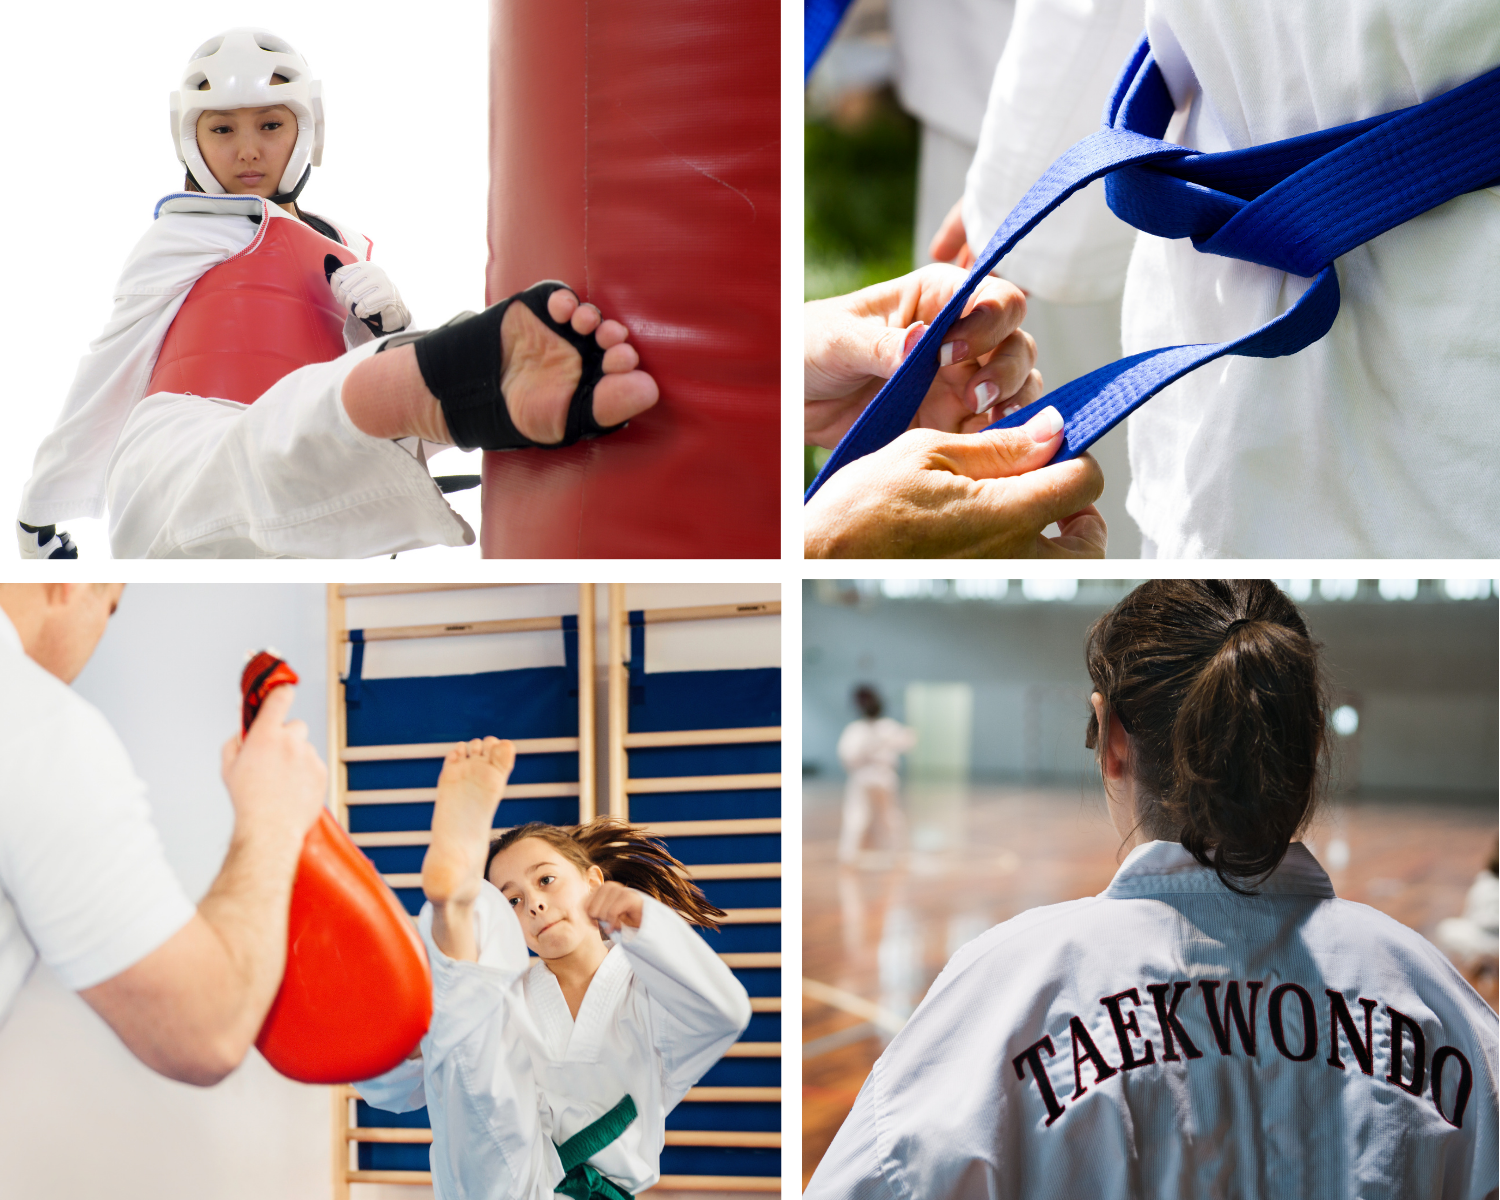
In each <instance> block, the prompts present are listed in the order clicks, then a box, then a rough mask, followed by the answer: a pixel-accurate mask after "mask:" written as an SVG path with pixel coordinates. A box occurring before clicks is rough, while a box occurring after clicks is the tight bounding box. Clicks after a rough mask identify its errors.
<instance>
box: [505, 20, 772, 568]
mask: <svg viewBox="0 0 1500 1200" xmlns="http://www.w3.org/2000/svg"><path fill="white" fill-rule="evenodd" d="M538 97H546V101H545V103H541V102H539V100H538ZM489 150H490V225H489V241H490V262H489V272H488V275H487V277H486V292H485V294H486V297H487V301H488V303H491V304H493V303H494V302H495V301H497V300H499V299H500V298H501V297H503V296H508V295H510V294H511V293H512V292H517V291H520V290H521V289H522V288H525V287H529V286H531V284H533V283H535V282H536V281H537V280H539V279H561V280H563V281H564V282H566V283H568V284H569V285H571V286H572V287H573V288H575V289H576V290H577V291H578V293H579V295H580V296H582V297H583V298H584V299H586V300H591V301H593V302H594V303H595V304H597V305H598V306H599V307H600V309H602V310H603V312H604V315H605V316H606V317H614V318H617V319H618V320H621V321H623V322H624V323H625V324H626V326H628V327H629V329H630V331H631V343H632V344H633V345H634V346H635V348H636V349H637V350H638V351H639V352H640V356H641V369H642V370H644V371H649V372H650V373H651V374H652V375H653V376H654V377H655V379H656V382H657V384H658V385H659V387H660V388H661V402H660V403H659V404H657V406H656V407H655V408H653V409H651V410H650V411H649V412H647V413H645V414H643V415H642V416H639V417H637V418H636V419H635V420H633V421H631V422H630V428H629V429H625V430H622V431H621V432H619V433H615V434H611V435H610V436H609V437H606V438H598V439H596V440H594V441H588V442H580V443H579V444H578V445H576V446H571V447H569V448H568V449H566V450H510V451H506V452H504V453H496V454H486V455H485V456H484V502H483V503H484V523H483V527H482V528H481V529H480V532H479V537H480V543H481V545H482V546H483V549H484V553H485V555H486V556H487V557H490V558H575V557H576V558H775V557H777V556H778V555H779V554H780V553H781V490H782V489H781V457H782V455H781V6H780V5H779V4H769V3H765V2H764V0H759V2H757V0H634V2H632V3H624V2H623V0H615V2H614V3H607V4H606V3H597V2H592V3H591V2H589V0H547V2H546V3H538V2H537V0H490V139H489ZM787 402H788V403H792V404H795V406H796V407H797V408H801V406H802V403H801V400H800V399H797V398H795V397H788V399H787Z"/></svg>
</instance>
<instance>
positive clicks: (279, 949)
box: [79, 687, 327, 1086]
mask: <svg viewBox="0 0 1500 1200" xmlns="http://www.w3.org/2000/svg"><path fill="white" fill-rule="evenodd" d="M293 691H294V689H293V688H290V687H281V688H277V689H276V690H275V691H273V692H272V693H271V694H270V696H269V697H267V699H266V702H265V704H264V705H263V706H262V708H261V711H260V715H259V716H258V717H257V718H256V721H255V724H254V725H253V726H252V727H251V729H250V732H249V733H248V734H247V735H246V736H245V738H244V739H243V742H241V739H239V738H234V739H232V740H231V741H229V742H228V743H227V744H226V745H225V746H224V752H223V760H224V761H223V766H224V772H223V773H224V783H225V786H226V787H227V788H228V789H229V797H230V800H231V801H232V802H233V804H234V813H235V819H234V834H233V837H232V839H231V841H230V844H229V853H228V855H227V856H226V858H225V860H224V866H223V868H222V869H221V870H220V871H219V876H218V878H217V879H216V880H214V884H213V887H211V888H210V889H209V892H208V895H206V896H205V897H204V898H203V900H202V902H201V903H200V904H199V905H198V913H197V915H196V916H195V917H193V919H192V920H190V921H189V922H188V923H187V924H186V925H184V926H183V927H182V928H181V929H180V930H178V931H177V933H176V934H174V935H173V936H172V937H171V938H169V939H168V940H167V941H166V942H165V943H163V944H162V945H161V946H159V947H157V948H156V949H155V950H154V951H152V952H151V953H150V954H148V955H146V957H145V958H143V959H141V960H140V961H139V962H137V963H135V964H134V965H133V966H131V967H129V968H127V969H126V970H124V971H121V972H120V973H119V974H118V975H116V976H114V977H113V978H111V979H107V980H105V981H104V982H103V983H100V984H96V985H95V986H93V987H90V988H85V989H83V990H82V991H81V992H80V993H79V994H80V995H81V996H82V997H83V998H84V999H85V1000H87V1001H88V1003H89V1004H90V1005H92V1006H93V1008H94V1010H95V1011H96V1012H97V1013H98V1014H99V1015H100V1016H101V1017H103V1018H104V1019H105V1021H107V1022H108V1023H109V1025H110V1026H111V1028H113V1029H114V1031H115V1032H116V1033H117V1034H119V1036H120V1039H121V1040H122V1041H123V1042H124V1043H125V1045H126V1046H127V1047H128V1048H129V1049H130V1051H131V1052H132V1053H133V1054H135V1056H136V1057H137V1058H139V1059H140V1060H141V1061H142V1062H143V1063H145V1064H146V1065H147V1066H148V1067H151V1068H152V1069H153V1070H155V1071H158V1072H160V1073H161V1074H163V1075H166V1076H169V1077H170V1078H172V1079H177V1080H181V1081H182V1082H184V1083H194V1084H200V1085H204V1086H206V1085H209V1084H213V1083H217V1082H218V1081H219V1080H221V1079H223V1078H224V1076H226V1075H228V1074H229V1072H231V1071H233V1070H234V1069H235V1067H237V1066H238V1065H239V1064H240V1061H241V1060H242V1059H243V1058H244V1057H245V1054H246V1053H247V1052H248V1051H249V1049H250V1046H251V1045H252V1044H253V1043H254V1041H255V1037H256V1034H257V1033H258V1032H259V1031H260V1027H261V1024H262V1023H263V1022H264V1020H265V1017H266V1013H267V1011H268V1010H269V1009H270V1007H271V1001H272V1000H273V999H275V996H276V991H277V989H278V988H279V987H280V986H281V975H282V971H283V968H284V967H285V964H286V930H287V913H288V910H289V909H290V906H291V894H292V878H293V875H294V873H295V871H296V867H297V859H298V856H299V854H300V853H301V850H302V841H303V838H304V837H305V836H306V834H307V831H308V829H309V828H311V826H312V824H313V822H314V821H315V820H317V816H318V810H319V809H320V808H321V807H322V803H323V796H324V790H325V787H326V784H327V771H326V769H325V768H324V766H323V763H322V761H321V760H320V759H319V758H318V754H317V751H315V750H314V749H313V748H312V746H311V745H309V744H308V741H307V726H306V725H304V724H303V723H302V722H301V721H292V722H290V723H287V722H286V714H287V711H288V710H289V709H290V708H291V705H292V696H293Z"/></svg>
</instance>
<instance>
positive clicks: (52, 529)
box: [16, 521, 78, 558]
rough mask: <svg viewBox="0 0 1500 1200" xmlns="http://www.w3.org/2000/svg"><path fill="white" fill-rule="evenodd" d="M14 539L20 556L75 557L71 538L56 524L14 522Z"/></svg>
mask: <svg viewBox="0 0 1500 1200" xmlns="http://www.w3.org/2000/svg"><path fill="white" fill-rule="evenodd" d="M16 540H17V541H18V542H19V543H20V544H21V557H22V558H77V557H78V547H77V546H75V545H74V544H73V539H72V538H71V537H69V536H68V535H67V534H66V533H65V532H64V531H63V530H61V529H59V528H58V527H57V526H56V525H26V524H23V523H22V522H20V521H17V522H16Z"/></svg>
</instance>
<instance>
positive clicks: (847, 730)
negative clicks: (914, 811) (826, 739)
mask: <svg viewBox="0 0 1500 1200" xmlns="http://www.w3.org/2000/svg"><path fill="white" fill-rule="evenodd" d="M916 744H917V735H916V733H915V732H914V731H913V730H911V729H908V728H907V727H906V726H905V725H903V724H901V722H900V721H897V720H895V719H894V718H892V717H877V718H875V720H873V721H850V722H849V724H848V725H846V726H844V732H843V733H841V734H839V745H838V753H839V762H841V763H842V764H843V766H844V770H845V771H847V772H848V773H849V784H850V786H851V787H853V786H860V787H867V786H872V787H879V788H884V789H886V790H887V791H890V792H894V791H896V790H897V789H898V788H899V787H900V786H901V777H900V776H899V775H898V774H897V773H896V768H897V767H898V766H900V764H901V756H902V755H903V754H905V753H906V752H907V751H908V750H910V749H911V748H912V747H913V746H915V745H916Z"/></svg>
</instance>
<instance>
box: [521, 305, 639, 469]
mask: <svg viewBox="0 0 1500 1200" xmlns="http://www.w3.org/2000/svg"><path fill="white" fill-rule="evenodd" d="M547 312H548V314H549V315H550V316H551V317H552V319H553V320H554V321H556V322H558V323H559V324H561V323H562V322H564V321H566V322H568V323H569V324H571V325H572V326H573V331H574V332H575V333H583V334H588V333H592V334H593V335H594V340H595V341H596V342H598V343H599V346H600V347H601V348H602V349H603V351H604V364H603V365H604V378H603V379H601V380H599V382H598V383H596V384H595V385H594V420H596V421H597V422H599V424H600V425H618V424H620V422H621V421H628V420H630V418H631V417H634V416H636V415H637V414H639V413H643V412H645V411H646V409H648V408H650V407H651V406H652V405H653V404H655V403H656V401H657V395H658V393H657V389H656V380H654V379H652V378H651V376H649V375H647V374H646V373H645V372H644V371H638V370H636V366H637V365H638V364H639V363H640V361H641V360H640V355H638V354H637V353H636V352H635V347H634V346H632V345H631V344H630V343H629V342H628V341H627V340H626V339H628V338H629V337H630V331H629V330H628V329H626V328H625V326H623V325H621V324H620V322H618V321H606V320H604V319H603V315H602V314H601V313H600V312H599V310H598V309H597V308H595V307H594V306H593V305H592V304H580V303H579V302H578V297H577V296H575V295H574V294H573V293H572V292H570V291H568V290H566V289H563V288H560V289H558V290H557V291H555V292H553V293H552V295H550V296H549V297H547ZM500 353H501V361H502V362H503V363H504V364H505V365H504V366H503V367H502V368H501V371H500V391H501V393H502V394H503V395H504V396H505V403H506V406H507V407H508V408H509V409H510V419H511V420H512V421H514V422H515V424H516V428H517V429H519V430H520V431H521V432H522V433H524V434H525V435H526V436H527V437H529V438H530V439H531V440H532V441H534V442H542V443H548V442H558V441H561V440H562V436H563V432H564V431H565V429H566V428H567V423H568V401H569V400H570V399H571V398H572V396H573V389H574V388H576V387H577V386H578V378H579V375H580V374H581V373H582V371H583V364H582V362H581V360H580V359H579V357H578V351H576V350H574V349H573V347H572V346H570V345H568V343H567V342H565V341H563V339H562V338H560V337H558V336H557V335H556V334H555V333H553V332H552V331H551V330H550V329H548V328H547V327H546V326H545V325H543V324H542V323H541V322H540V321H539V320H537V318H536V315H535V314H534V313H533V312H532V311H531V310H530V309H529V308H527V307H526V306H525V305H524V304H512V305H511V306H510V307H509V308H508V309H506V310H505V317H504V319H503V320H502V321H501V322H500Z"/></svg>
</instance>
